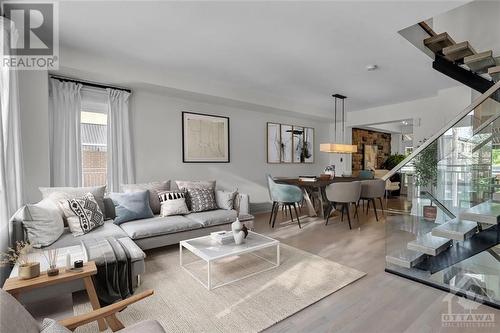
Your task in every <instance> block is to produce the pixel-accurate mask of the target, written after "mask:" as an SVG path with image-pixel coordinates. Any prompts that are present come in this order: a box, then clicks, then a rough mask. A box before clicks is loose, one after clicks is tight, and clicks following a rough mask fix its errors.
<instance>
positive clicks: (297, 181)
mask: <svg viewBox="0 0 500 333" xmlns="http://www.w3.org/2000/svg"><path fill="white" fill-rule="evenodd" d="M359 180H361V179H359V178H357V177H333V178H329V179H322V178H316V179H315V180H312V179H309V180H302V179H301V178H299V177H277V178H275V182H276V183H279V184H287V185H295V186H298V187H300V189H301V190H302V193H303V194H304V202H305V204H306V206H307V210H308V216H310V217H314V216H320V217H323V218H326V216H325V215H326V209H327V208H328V205H329V202H328V198H327V197H326V187H327V186H328V185H330V184H333V183H340V182H353V181H359ZM313 196H315V197H317V198H318V206H319V207H318V209H316V207H314V204H313V200H312V197H313ZM332 212H333V210H332Z"/></svg>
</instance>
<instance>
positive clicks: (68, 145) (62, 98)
mask: <svg viewBox="0 0 500 333" xmlns="http://www.w3.org/2000/svg"><path fill="white" fill-rule="evenodd" d="M81 89H82V85H81V84H80V83H74V82H67V81H60V80H57V79H53V78H51V79H50V82H49V130H50V140H49V141H50V145H49V147H50V163H51V164H50V183H51V185H52V186H81V185H82V151H81V150H82V149H81V141H80V116H81V92H80V91H81Z"/></svg>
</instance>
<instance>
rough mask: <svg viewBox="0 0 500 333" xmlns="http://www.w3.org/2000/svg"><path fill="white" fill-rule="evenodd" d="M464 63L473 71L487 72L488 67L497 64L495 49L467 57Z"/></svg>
mask: <svg viewBox="0 0 500 333" xmlns="http://www.w3.org/2000/svg"><path fill="white" fill-rule="evenodd" d="M464 64H466V65H467V67H469V68H470V70H471V71H473V72H476V73H486V72H487V71H488V68H490V67H494V66H495V65H496V62H495V58H493V51H491V50H490V51H485V52H481V53H477V54H473V55H470V56H467V57H465V58H464Z"/></svg>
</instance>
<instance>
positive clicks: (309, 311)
mask: <svg viewBox="0 0 500 333" xmlns="http://www.w3.org/2000/svg"><path fill="white" fill-rule="evenodd" d="M278 218H279V222H280V223H279V224H278V222H276V227H275V229H271V228H270V227H269V226H268V219H269V214H260V215H258V216H256V221H255V230H256V231H257V232H261V233H264V234H267V235H270V236H271V237H275V238H277V239H279V240H280V241H282V242H283V243H286V244H288V245H292V246H295V247H297V248H300V249H303V250H305V251H308V252H311V253H314V254H318V255H320V256H322V257H325V258H328V259H330V260H333V261H336V262H338V263H340V264H343V265H347V266H350V267H353V268H356V269H359V270H361V271H364V272H366V273H367V276H365V277H364V278H362V279H361V280H358V281H357V282H355V283H353V284H352V285H349V286H347V287H345V288H344V289H342V290H340V291H338V292H336V293H334V294H332V295H330V296H328V297H326V298H324V299H323V300H321V301H319V302H317V303H315V304H313V305H311V306H309V307H308V308H306V309H304V310H302V311H300V312H298V313H296V314H295V315H293V316H291V317H289V318H287V319H285V320H284V321H282V322H280V323H278V324H276V325H274V326H272V327H270V328H269V329H267V330H266V332H267V333H270V332H287V333H289V332H500V311H499V310H496V309H494V308H491V307H488V306H485V305H480V304H478V303H475V305H477V306H478V308H477V309H476V310H474V311H472V313H485V314H486V313H491V314H494V316H495V323H494V326H495V327H493V328H491V327H490V328H477V327H471V328H456V327H454V328H449V327H443V325H442V321H441V315H442V314H447V313H449V312H448V305H449V304H448V302H447V301H446V300H447V299H449V298H451V306H452V312H453V313H468V311H469V310H464V307H463V306H461V304H464V303H467V302H471V301H468V300H466V299H464V298H461V297H457V296H453V295H451V297H450V294H448V293H445V292H443V291H440V290H438V289H435V288H432V287H428V286H425V285H423V284H420V283H417V282H413V281H410V280H408V279H405V278H401V277H398V276H395V275H393V274H389V273H386V272H384V266H385V263H384V261H385V240H384V235H385V232H384V224H385V219H384V218H381V219H380V221H379V222H377V221H376V220H375V217H374V215H373V212H370V213H369V215H368V216H365V215H364V213H360V220H361V223H358V222H357V221H356V222H354V223H353V229H352V230H349V227H348V225H347V221H346V220H344V221H343V222H340V218H339V217H337V218H335V219H333V220H332V219H330V222H329V225H328V226H325V225H324V221H322V220H321V219H318V218H314V219H313V218H306V217H304V219H303V220H302V223H303V225H302V229H299V228H298V226H297V225H296V224H293V225H292V224H290V223H289V217H285V216H282V215H281V213H280V214H279V217H278ZM268 307H269V311H272V305H271V304H270V305H268ZM468 308H469V309H470V308H471V307H468Z"/></svg>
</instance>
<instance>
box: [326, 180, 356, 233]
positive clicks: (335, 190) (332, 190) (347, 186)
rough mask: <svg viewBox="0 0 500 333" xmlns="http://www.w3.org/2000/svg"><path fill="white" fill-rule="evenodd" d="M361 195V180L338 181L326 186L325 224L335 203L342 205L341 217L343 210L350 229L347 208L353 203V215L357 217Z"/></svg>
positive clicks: (349, 217)
mask: <svg viewBox="0 0 500 333" xmlns="http://www.w3.org/2000/svg"><path fill="white" fill-rule="evenodd" d="M360 195H361V182H359V181H354V182H340V183H333V184H330V185H328V186H327V187H326V197H327V199H328V207H327V211H326V222H325V225H328V220H329V218H330V213H331V212H332V209H333V208H334V206H335V205H337V204H341V205H342V219H343V216H344V212H346V214H347V220H348V222H349V229H352V226H351V215H350V213H349V209H350V207H351V204H352V203H354V207H355V213H354V217H358V222H359V215H358V201H359V198H360Z"/></svg>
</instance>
